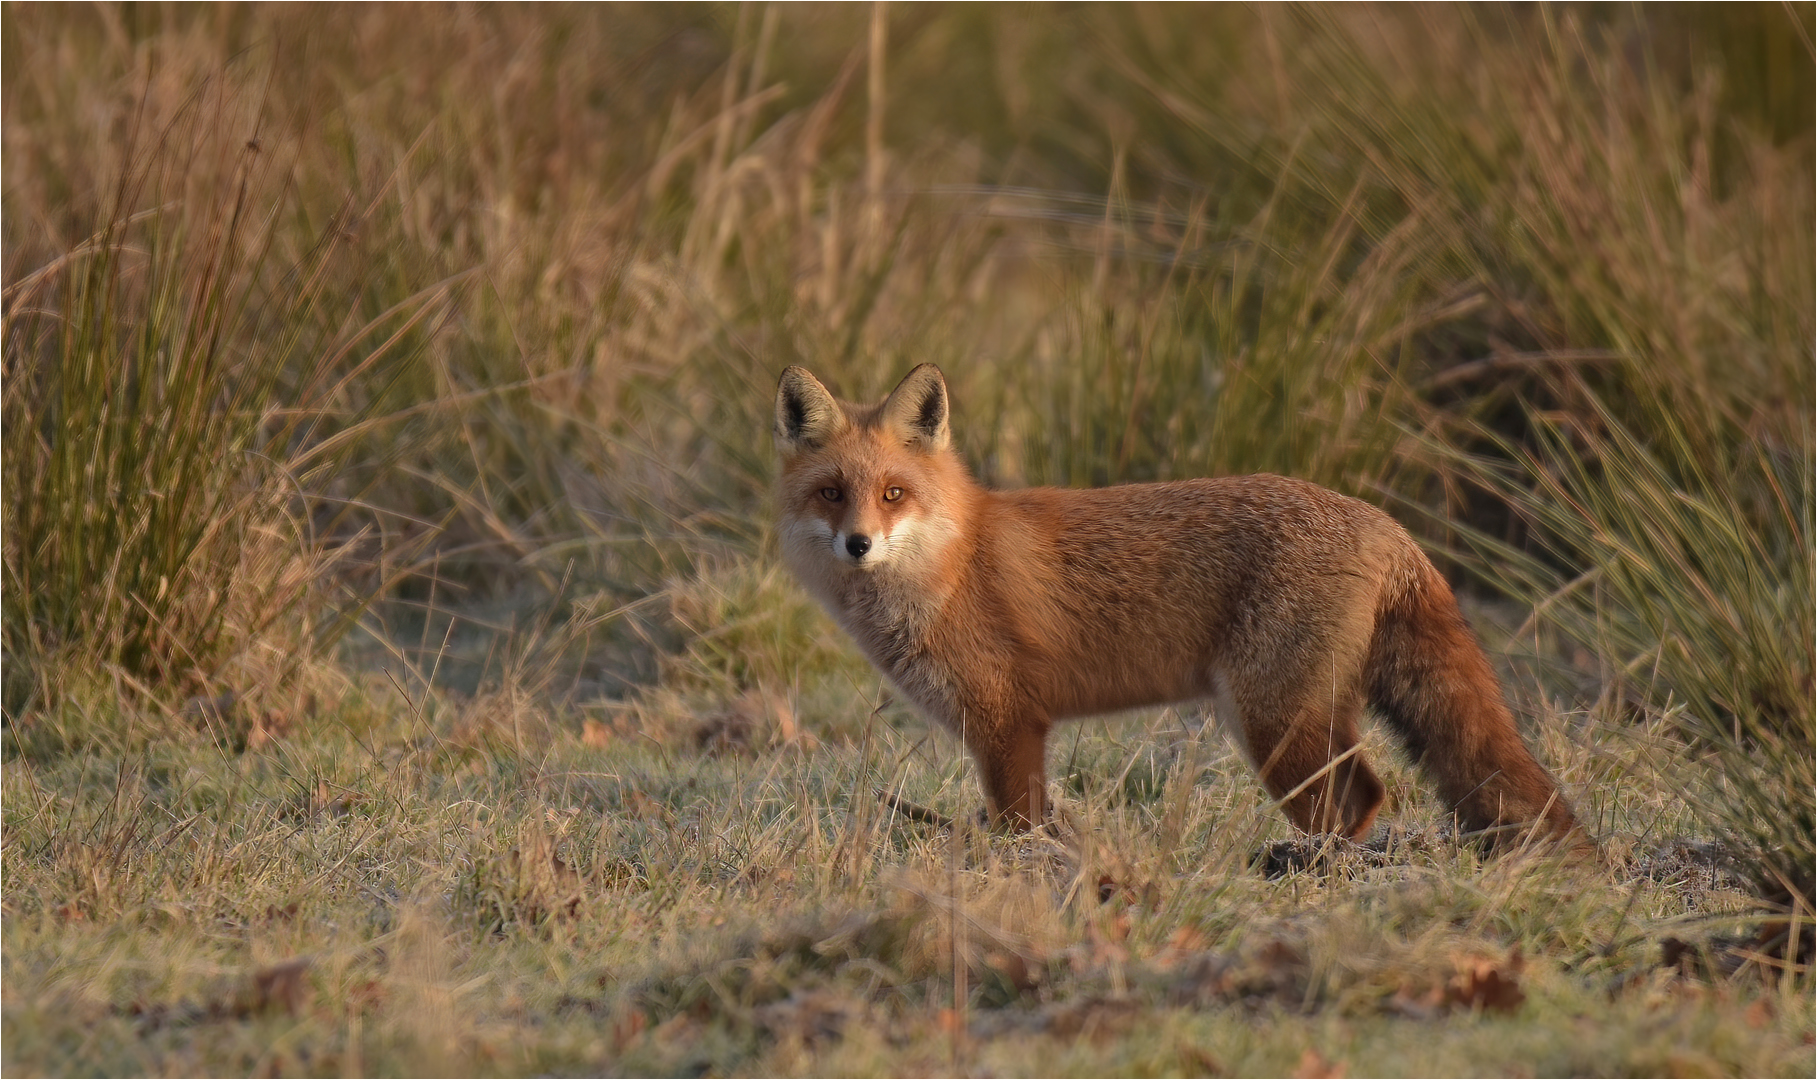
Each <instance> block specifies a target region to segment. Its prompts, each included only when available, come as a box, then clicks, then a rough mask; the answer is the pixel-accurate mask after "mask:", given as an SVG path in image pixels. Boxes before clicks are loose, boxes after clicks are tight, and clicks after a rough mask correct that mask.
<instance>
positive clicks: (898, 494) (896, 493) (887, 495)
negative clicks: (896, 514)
mask: <svg viewBox="0 0 1817 1080" xmlns="http://www.w3.org/2000/svg"><path fill="white" fill-rule="evenodd" d="M900 498H902V489H901V488H899V487H892V488H886V489H884V492H883V501H884V502H895V501H896V500H897V499H900Z"/></svg>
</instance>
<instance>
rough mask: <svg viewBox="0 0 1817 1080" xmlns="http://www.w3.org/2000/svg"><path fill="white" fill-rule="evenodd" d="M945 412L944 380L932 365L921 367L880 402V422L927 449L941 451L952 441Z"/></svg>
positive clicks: (938, 370) (904, 377) (908, 375)
mask: <svg viewBox="0 0 1817 1080" xmlns="http://www.w3.org/2000/svg"><path fill="white" fill-rule="evenodd" d="M949 411H950V410H949V409H948V408H947V402H946V378H945V377H944V376H942V375H941V374H940V369H939V368H937V367H935V366H934V365H932V364H922V365H921V366H920V367H917V368H916V369H915V370H913V371H911V372H909V373H908V374H907V375H905V376H903V379H902V382H900V383H898V384H897V386H896V389H894V390H892V391H890V396H889V398H888V399H887V400H886V401H884V403H883V422H884V423H885V424H887V425H888V426H890V427H892V428H895V429H896V430H897V431H900V432H902V434H904V435H905V436H907V437H909V438H910V439H913V440H915V441H917V442H920V443H921V444H922V446H924V447H926V448H927V449H929V450H945V449H946V448H947V446H948V445H950V444H951V442H952V433H951V431H949V430H948V428H947V414H948V412H949Z"/></svg>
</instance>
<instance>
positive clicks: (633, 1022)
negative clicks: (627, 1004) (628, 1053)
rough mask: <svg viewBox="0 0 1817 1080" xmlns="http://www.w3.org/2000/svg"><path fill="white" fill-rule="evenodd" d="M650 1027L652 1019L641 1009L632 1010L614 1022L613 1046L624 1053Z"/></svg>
mask: <svg viewBox="0 0 1817 1080" xmlns="http://www.w3.org/2000/svg"><path fill="white" fill-rule="evenodd" d="M649 1026H650V1018H649V1017H648V1016H646V1015H644V1013H643V1011H642V1010H640V1009H632V1010H631V1011H630V1012H628V1013H625V1014H623V1015H622V1016H620V1017H619V1018H618V1019H616V1020H614V1021H612V1046H613V1048H614V1049H615V1050H616V1051H617V1052H619V1053H623V1052H624V1050H625V1048H626V1047H628V1046H630V1045H631V1043H632V1042H633V1041H634V1040H636V1038H637V1037H638V1036H639V1035H642V1034H643V1033H644V1030H645V1029H646V1028H648V1027H649Z"/></svg>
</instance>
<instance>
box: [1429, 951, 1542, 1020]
mask: <svg viewBox="0 0 1817 1080" xmlns="http://www.w3.org/2000/svg"><path fill="white" fill-rule="evenodd" d="M1454 963H1456V965H1457V969H1458V972H1457V974H1456V975H1455V976H1453V977H1452V979H1451V981H1450V983H1449V984H1447V994H1446V997H1447V999H1448V1001H1450V1002H1455V1003H1456V1004H1458V1005H1462V1006H1465V1007H1466V1008H1471V1009H1482V1010H1483V1011H1484V1012H1514V1011H1515V1010H1516V1009H1519V1008H1520V1007H1521V1005H1522V1004H1523V1003H1524V1002H1525V1001H1526V1000H1527V995H1526V994H1525V993H1523V992H1522V991H1521V988H1520V978H1519V972H1520V970H1521V968H1522V967H1524V966H1525V962H1524V961H1523V960H1522V958H1521V954H1520V950H1519V949H1515V950H1514V951H1512V952H1510V953H1509V954H1508V959H1507V961H1506V962H1505V963H1500V964H1498V963H1496V962H1495V961H1494V960H1490V959H1488V958H1486V957H1458V958H1456V959H1455V960H1454Z"/></svg>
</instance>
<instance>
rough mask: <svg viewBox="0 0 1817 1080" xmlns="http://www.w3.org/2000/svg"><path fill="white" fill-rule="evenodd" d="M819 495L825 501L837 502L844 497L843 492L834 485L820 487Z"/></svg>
mask: <svg viewBox="0 0 1817 1080" xmlns="http://www.w3.org/2000/svg"><path fill="white" fill-rule="evenodd" d="M820 497H821V498H823V499H825V500H826V501H827V502H838V501H839V500H840V499H843V498H845V492H843V491H840V490H839V489H838V488H835V487H825V488H821V489H820Z"/></svg>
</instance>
